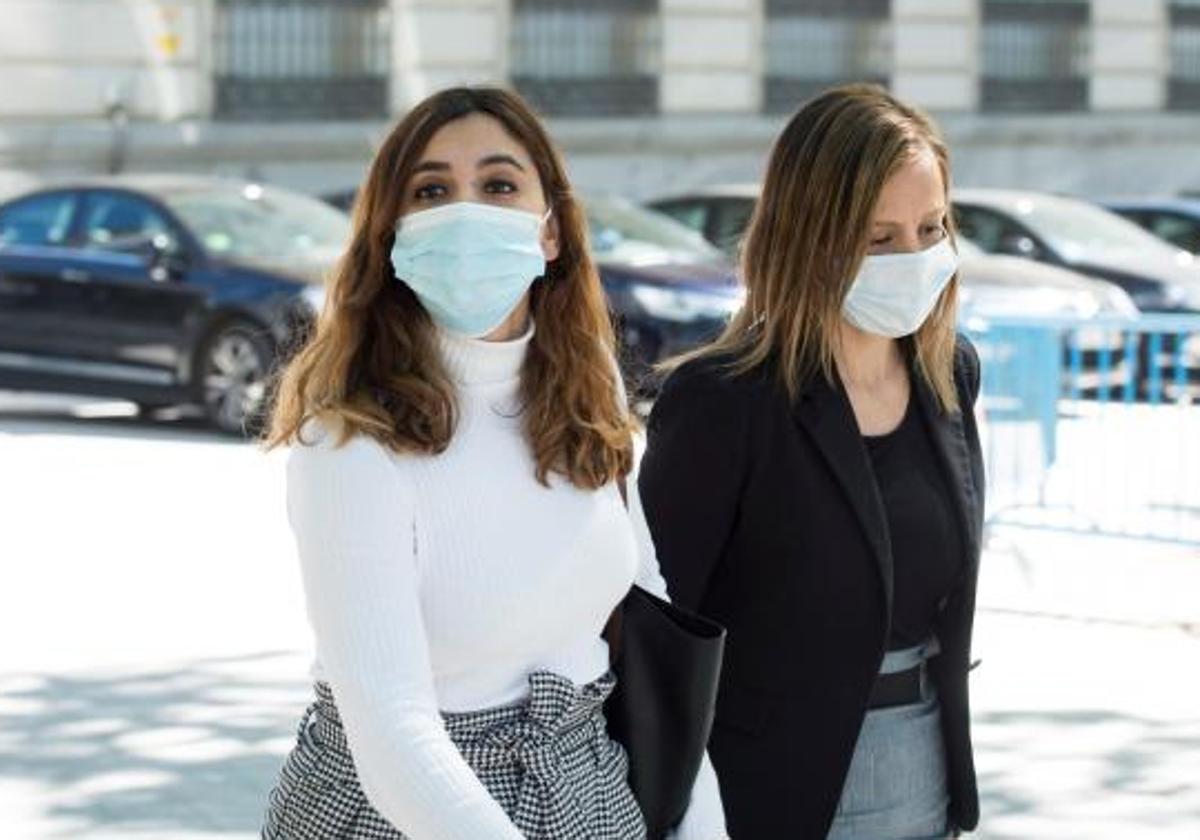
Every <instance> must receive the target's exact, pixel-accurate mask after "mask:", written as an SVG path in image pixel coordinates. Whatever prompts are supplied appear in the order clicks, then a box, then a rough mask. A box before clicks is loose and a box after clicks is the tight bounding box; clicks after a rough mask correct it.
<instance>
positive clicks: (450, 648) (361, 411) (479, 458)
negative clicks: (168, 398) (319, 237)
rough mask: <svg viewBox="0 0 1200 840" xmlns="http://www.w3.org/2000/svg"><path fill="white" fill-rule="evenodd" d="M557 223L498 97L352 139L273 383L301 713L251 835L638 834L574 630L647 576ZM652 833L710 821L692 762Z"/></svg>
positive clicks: (548, 183) (588, 661) (586, 263)
mask: <svg viewBox="0 0 1200 840" xmlns="http://www.w3.org/2000/svg"><path fill="white" fill-rule="evenodd" d="M634 430H635V422H634V420H633V419H632V417H631V415H630V413H629V411H628V410H627V406H626V404H625V399H624V391H623V388H622V386H621V383H620V376H619V373H618V368H617V364H616V362H615V359H614V338H613V332H612V328H611V324H610V322H609V316H608V312H607V309H606V306H605V302H604V296H603V294H602V291H601V287H600V282H599V278H598V275H597V273H596V269H595V267H594V265H593V263H592V260H591V258H590V256H589V253H588V248H587V238H586V229H585V222H584V217H583V214H582V211H581V209H580V207H579V205H578V203H577V201H576V199H575V197H574V195H573V194H572V192H571V188H570V185H569V184H568V182H567V178H566V174H565V171H564V167H563V164H562V161H561V160H560V158H559V155H558V153H557V152H556V151H555V150H554V148H553V146H552V145H551V143H550V140H549V138H548V137H547V135H546V132H545V130H544V129H543V128H542V126H541V125H540V123H539V122H538V120H537V119H536V117H535V116H534V115H533V114H532V112H531V111H530V110H529V108H528V107H527V106H526V105H525V104H524V103H523V102H522V101H521V100H520V99H519V98H518V97H516V96H515V95H513V94H511V93H508V92H505V91H502V90H498V89H490V88H458V89H453V90H448V91H444V92H442V93H439V94H436V95H434V96H432V97H430V98H429V99H427V100H425V101H424V102H422V103H421V104H419V105H418V106H416V107H415V108H414V109H413V110H412V111H411V112H410V113H409V114H408V115H407V116H406V117H405V118H404V119H403V120H402V121H401V122H400V124H399V125H398V126H397V127H396V128H395V130H394V131H393V132H392V133H391V135H390V136H389V137H388V138H387V139H386V141H385V142H384V144H383V146H382V147H381V148H380V150H379V152H378V154H377V156H376V158H375V161H374V163H373V164H372V166H371V169H370V173H369V175H368V177H367V180H366V183H365V184H364V186H363V189H362V190H361V191H360V194H359V198H358V201H357V204H356V206H355V209H354V233H353V237H352V241H351V242H350V244H349V247H348V250H347V252H346V254H345V257H344V258H343V260H342V262H341V264H340V267H339V268H338V270H337V272H336V274H335V276H334V277H333V278H332V282H331V284H330V287H329V290H328V295H327V303H326V306H325V310H324V311H323V313H322V314H321V316H320V319H319V321H318V324H317V328H316V331H315V334H314V335H313V336H312V337H311V339H310V340H309V341H308V343H307V344H306V346H305V347H304V348H303V349H302V350H301V351H300V352H299V354H298V355H297V356H296V357H295V358H294V360H293V361H292V362H291V363H290V365H289V366H288V368H287V369H286V372H285V373H284V375H283V377H282V380H281V382H280V385H279V388H278V396H277V400H276V406H275V411H274V414H273V418H272V425H271V428H270V431H269V434H268V440H267V443H268V445H269V446H272V447H274V446H280V445H289V444H290V445H292V448H291V451H290V453H289V458H288V465H287V496H288V499H287V501H288V516H289V521H290V523H291V526H292V529H293V532H294V534H295V538H296V543H297V547H298V550H299V556H300V562H301V568H302V573H303V580H304V589H305V597H306V603H307V610H308V616H309V620H310V623H311V625H312V627H313V631H314V636H315V639H316V652H317V656H316V661H315V662H314V665H313V670H312V674H313V677H314V680H315V684H316V701H315V702H314V703H313V704H312V705H311V706H310V707H309V710H308V712H307V713H306V715H305V716H304V719H303V721H302V722H301V725H300V731H299V738H298V742H297V744H296V746H295V748H294V749H293V750H292V752H291V754H290V755H289V756H288V758H287V761H286V763H285V765H284V767H283V770H282V773H281V777H280V781H279V784H278V785H277V786H276V788H275V789H274V790H273V791H272V793H271V796H270V805H269V808H268V811H267V815H266V821H265V825H264V827H263V836H264V837H265V838H267V840H296V838H314V840H316V838H320V840H344V839H345V838H403V837H410V838H414V840H451V838H464V839H465V838H471V840H476V838H487V839H488V840H494V839H495V838H519V837H531V838H547V840H549V839H550V838H553V840H571V839H572V838H578V840H584V838H589V840H607V839H608V838H611V840H618V839H619V840H628V838H641V837H644V836H645V827H644V824H643V820H642V816H641V813H640V811H639V809H638V805H637V803H636V801H635V800H634V798H633V795H632V793H631V790H630V787H629V783H628V781H627V779H626V773H627V757H626V755H625V753H624V751H623V750H622V748H621V746H620V745H619V744H617V743H615V742H614V741H612V740H611V739H610V738H609V736H608V733H607V730H606V726H605V719H604V715H603V709H602V705H603V702H604V700H605V698H606V697H607V696H608V695H609V693H610V692H611V691H612V689H613V685H614V678H613V676H612V674H611V671H610V669H609V652H608V647H607V645H606V643H605V642H604V640H603V639H602V638H601V631H602V629H603V628H604V626H605V623H606V622H607V620H608V618H609V616H610V614H611V613H612V611H613V608H614V607H615V606H616V605H617V603H618V602H619V601H620V600H621V599H622V597H623V596H624V595H625V593H626V592H627V591H628V589H629V587H630V585H631V584H632V583H633V582H634V581H635V580H636V581H637V582H638V583H639V584H640V585H642V586H643V587H645V588H647V589H650V590H651V591H653V592H656V593H659V594H665V588H664V585H663V582H662V579H661V577H660V576H659V573H658V568H657V563H656V560H655V557H654V553H653V548H652V547H651V545H650V541H649V536H648V534H647V533H646V529H645V524H644V520H640V516H641V506H640V502H639V500H638V496H637V494H636V492H633V491H634V490H635V489H636V484H635V483H633V482H630V483H629V485H628V486H629V489H630V491H631V492H630V493H629V509H630V512H631V513H632V519H631V518H630V516H629V515H627V513H626V510H625V506H624V504H623V502H622V498H621V494H620V491H619V487H618V483H619V482H620V481H623V480H624V478H625V477H626V476H627V475H629V474H630V472H631V470H632V468H633V463H634V458H633V432H634ZM675 836H678V837H688V838H703V840H713V838H720V837H724V836H725V829H724V817H723V814H722V809H721V803H720V799H719V794H718V792H717V787H716V780H715V777H714V776H713V773H712V768H711V766H710V765H708V764H707V761H706V762H705V763H704V765H703V766H702V768H701V771H700V775H699V777H698V779H697V781H696V784H695V787H694V790H693V795H692V800H691V805H690V807H689V809H688V811H687V814H686V816H685V817H684V820H683V822H682V824H681V825H680V826H679V827H678V829H677V831H676V835H675Z"/></svg>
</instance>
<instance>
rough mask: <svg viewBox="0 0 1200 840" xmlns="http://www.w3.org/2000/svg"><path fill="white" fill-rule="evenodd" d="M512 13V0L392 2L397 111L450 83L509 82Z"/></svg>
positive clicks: (394, 103) (393, 106) (393, 97)
mask: <svg viewBox="0 0 1200 840" xmlns="http://www.w3.org/2000/svg"><path fill="white" fill-rule="evenodd" d="M509 16H510V3H509V0H392V93H391V110H392V112H393V113H394V114H401V113H403V112H405V111H407V110H408V109H409V108H410V107H412V106H413V105H414V104H415V103H417V102H419V101H420V100H422V99H423V98H425V97H426V96H428V95H429V94H430V93H433V92H434V91H436V90H439V89H441V88H444V87H449V86H452V85H456V84H479V83H485V82H486V83H492V84H499V83H503V82H504V81H505V80H506V78H507V76H508V59H507V56H508V21H509Z"/></svg>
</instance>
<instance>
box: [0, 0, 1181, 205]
mask: <svg viewBox="0 0 1200 840" xmlns="http://www.w3.org/2000/svg"><path fill="white" fill-rule="evenodd" d="M0 16H2V19H3V20H4V21H5V24H4V26H3V27H0V79H2V80H3V83H2V84H0V189H3V187H4V186H5V183H6V179H7V183H9V184H13V183H18V182H20V181H22V180H26V179H30V178H40V177H45V176H53V175H57V174H63V173H77V172H103V171H109V170H122V169H134V170H163V169H171V170H193V171H210V172H224V173H229V174H237V175H249V176H252V177H259V178H265V179H268V180H272V181H276V182H280V183H285V184H290V185H293V186H296V187H299V188H302V189H308V190H311V191H321V190H332V189H336V188H339V187H342V186H346V185H349V184H353V183H356V182H357V181H358V179H359V178H361V175H362V171H363V167H364V166H365V163H366V161H367V160H368V159H369V157H370V154H371V152H372V150H373V148H374V146H375V144H376V143H378V141H379V138H380V137H381V135H382V134H383V133H384V132H385V131H386V130H387V127H388V125H389V124H390V123H391V122H392V121H394V119H395V118H396V117H397V116H398V115H400V114H402V113H404V111H405V110H406V109H407V108H408V107H409V106H411V104H412V103H414V102H416V101H418V100H419V99H420V98H422V97H423V96H425V95H426V94H427V93H429V92H431V91H433V90H436V89H438V88H440V87H444V86H446V85H450V84H455V83H478V82H493V83H495V82H498V83H503V84H509V85H512V86H514V87H516V88H517V89H518V90H520V91H522V92H523V93H524V94H525V95H526V96H528V97H529V98H530V99H531V100H532V101H533V102H534V103H535V104H536V105H537V106H538V107H539V109H540V110H541V111H542V112H543V113H544V114H545V115H546V116H547V118H548V119H549V120H550V121H551V124H552V128H553V130H554V133H555V135H556V137H557V138H558V139H559V141H560V143H561V144H562V145H563V147H564V148H565V150H566V151H567V153H568V157H569V160H570V163H571V166H572V169H573V171H574V174H575V178H576V180H577V182H579V183H581V184H582V185H583V186H584V187H594V188H600V187H604V188H609V189H616V190H619V191H622V192H625V193H627V194H630V195H633V196H635V197H641V196H649V195H653V194H658V193H661V192H665V191H671V190H675V189H686V188H689V187H692V186H695V185H698V184H704V183H712V182H716V181H730V180H752V179H755V178H757V177H758V175H759V173H760V171H761V168H762V164H763V159H764V156H765V154H766V151H767V149H768V147H769V144H770V141H771V138H772V137H773V136H774V134H775V133H776V132H777V131H778V130H779V128H780V127H781V126H782V124H783V121H784V120H785V119H786V116H787V114H789V113H790V112H792V111H793V110H794V109H795V108H796V107H797V106H798V105H799V104H800V103H801V102H803V101H804V100H805V99H806V98H807V97H809V96H811V95H812V94H813V93H815V92H816V91H819V90H821V89H822V88H825V87H828V86H830V85H832V84H837V83H839V82H844V81H854V80H870V81H875V82H878V83H881V84H885V85H887V86H888V87H889V88H891V89H892V90H893V91H895V92H896V93H898V94H899V95H900V96H902V97H905V98H907V99H910V100H912V101H914V102H916V103H917V104H919V105H921V106H923V107H925V108H926V109H928V110H930V111H932V112H933V113H934V114H935V115H936V116H937V117H938V118H939V120H940V121H941V123H942V125H943V127H944V129H945V131H946V134H947V135H948V137H949V139H950V141H951V145H952V150H953V152H954V154H955V162H956V177H957V179H958V181H959V182H960V183H966V184H972V185H989V186H1021V187H1032V188H1042V189H1053V190H1061V191H1071V192H1082V193H1098V192H1103V193H1114V192H1130V191H1147V190H1152V191H1162V192H1174V191H1177V190H1186V189H1200V154H1197V151H1198V150H1200V149H1198V143H1200V0H286V2H285V1H284V0H0Z"/></svg>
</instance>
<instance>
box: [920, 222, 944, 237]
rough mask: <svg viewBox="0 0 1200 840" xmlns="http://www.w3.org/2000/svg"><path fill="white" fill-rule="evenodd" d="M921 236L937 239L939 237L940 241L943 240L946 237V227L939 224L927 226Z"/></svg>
mask: <svg viewBox="0 0 1200 840" xmlns="http://www.w3.org/2000/svg"><path fill="white" fill-rule="evenodd" d="M921 235H922V236H935V237H937V238H938V239H941V238H942V237H943V236H945V235H946V228H945V227H943V226H942V225H940V224H938V225H926V226H925V227H924V228H923V229H922V231H921Z"/></svg>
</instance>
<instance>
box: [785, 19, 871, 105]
mask: <svg viewBox="0 0 1200 840" xmlns="http://www.w3.org/2000/svg"><path fill="white" fill-rule="evenodd" d="M764 12H765V14H766V16H767V19H766V24H765V27H764V29H765V39H766V44H765V46H766V73H765V76H764V79H763V86H764V87H763V108H764V110H766V111H767V112H769V113H786V112H790V111H794V110H795V109H796V108H798V107H799V106H800V105H801V104H802V103H803V102H804V101H805V100H806V99H809V98H811V97H812V96H814V95H815V94H817V93H820V92H821V91H822V90H824V89H826V88H829V87H832V86H834V85H838V84H842V83H846V82H875V83H877V84H881V85H884V86H886V85H887V84H888V83H889V81H890V78H891V73H892V32H893V27H892V21H891V2H890V0H767V2H766V6H765V9H764Z"/></svg>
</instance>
